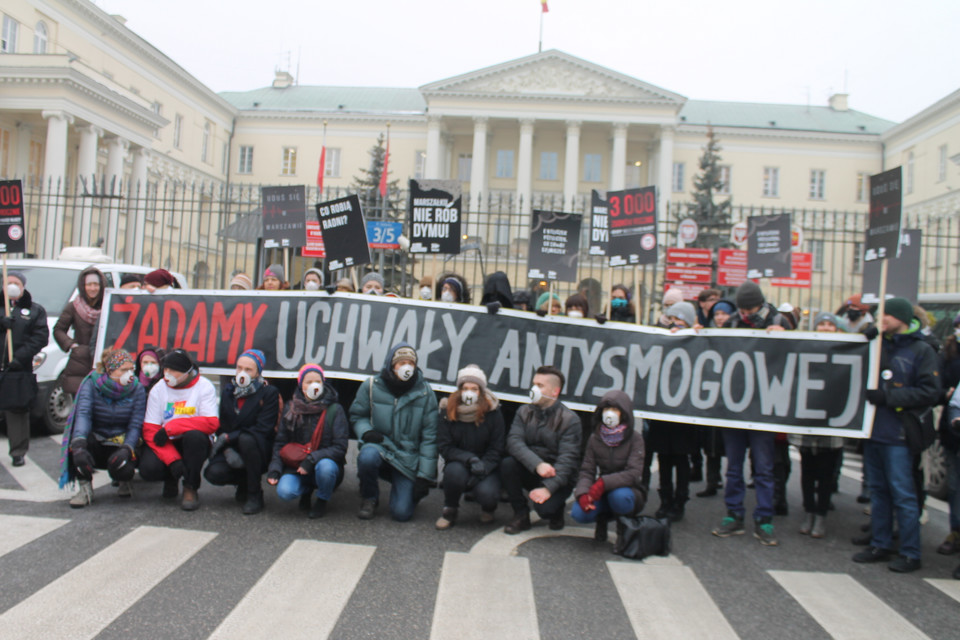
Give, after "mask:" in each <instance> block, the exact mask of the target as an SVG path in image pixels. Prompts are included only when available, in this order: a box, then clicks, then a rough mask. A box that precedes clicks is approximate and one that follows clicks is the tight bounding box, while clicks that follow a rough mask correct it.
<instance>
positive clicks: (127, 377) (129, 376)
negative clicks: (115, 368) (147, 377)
mask: <svg viewBox="0 0 960 640" xmlns="http://www.w3.org/2000/svg"><path fill="white" fill-rule="evenodd" d="M131 382H133V370H130V371H124V372H123V373H122V374H121V375H120V384H121V385H123V386H127V385H128V384H130V383H131Z"/></svg>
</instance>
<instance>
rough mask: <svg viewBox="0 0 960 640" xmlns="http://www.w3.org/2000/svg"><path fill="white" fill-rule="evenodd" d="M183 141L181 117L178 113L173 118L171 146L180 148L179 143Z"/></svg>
mask: <svg viewBox="0 0 960 640" xmlns="http://www.w3.org/2000/svg"><path fill="white" fill-rule="evenodd" d="M182 139H183V116H182V115H180V114H179V113H178V114H177V115H176V116H174V118H173V146H174V148H176V149H179V148H180V142H181V140H182Z"/></svg>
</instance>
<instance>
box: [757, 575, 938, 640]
mask: <svg viewBox="0 0 960 640" xmlns="http://www.w3.org/2000/svg"><path fill="white" fill-rule="evenodd" d="M884 571H886V570H884ZM767 573H769V574H770V575H771V576H772V577H773V579H774V580H776V581H777V582H778V583H779V584H780V586H781V587H783V588H784V589H785V590H786V591H787V593H789V594H790V595H791V596H793V598H794V599H795V600H796V601H797V602H799V603H800V606H802V607H803V608H804V609H806V611H807V613H809V614H810V615H811V616H813V619H814V620H816V621H817V622H818V623H819V624H820V626H821V627H823V628H824V629H825V630H826V631H827V633H829V634H830V635H831V636H833V637H834V638H843V639H844V640H860V639H862V640H881V639H884V638H890V639H891V640H893V639H896V640H907V639H909V638H926V637H927V636H925V635H924V634H923V633H921V632H920V630H919V629H917V628H916V627H914V626H913V625H912V624H910V623H909V622H908V621H907V620H906V619H904V618H903V617H902V616H901V615H900V614H898V613H897V612H896V611H894V610H893V609H892V608H890V607H889V606H888V605H887V604H886V603H884V602H883V600H881V599H880V598H878V597H877V596H876V595H874V594H873V593H872V592H870V591H869V590H868V589H867V588H866V587H864V586H863V585H861V584H860V583H859V582H857V581H856V580H855V579H854V578H853V577H852V576H849V575H847V574H845V573H821V572H812V571H768V572H767Z"/></svg>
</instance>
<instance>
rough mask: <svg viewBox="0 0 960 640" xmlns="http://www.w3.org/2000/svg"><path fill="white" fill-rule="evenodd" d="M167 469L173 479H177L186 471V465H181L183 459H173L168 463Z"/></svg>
mask: <svg viewBox="0 0 960 640" xmlns="http://www.w3.org/2000/svg"><path fill="white" fill-rule="evenodd" d="M168 469H170V475H171V476H173V479H174V480H179V479H180V478H182V477H183V474H184V473H186V467H184V466H183V460H174V461H173V462H171V463H170V466H169V467H168Z"/></svg>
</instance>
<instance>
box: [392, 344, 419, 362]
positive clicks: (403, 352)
mask: <svg viewBox="0 0 960 640" xmlns="http://www.w3.org/2000/svg"><path fill="white" fill-rule="evenodd" d="M401 360H412V361H413V364H417V352H416V351H414V349H413V347H411V346H403V347H400V348H399V349H397V350H396V351H394V352H393V357H392V358H390V365H391V366H393V365H395V364H397V363H398V362H400V361H401Z"/></svg>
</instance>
